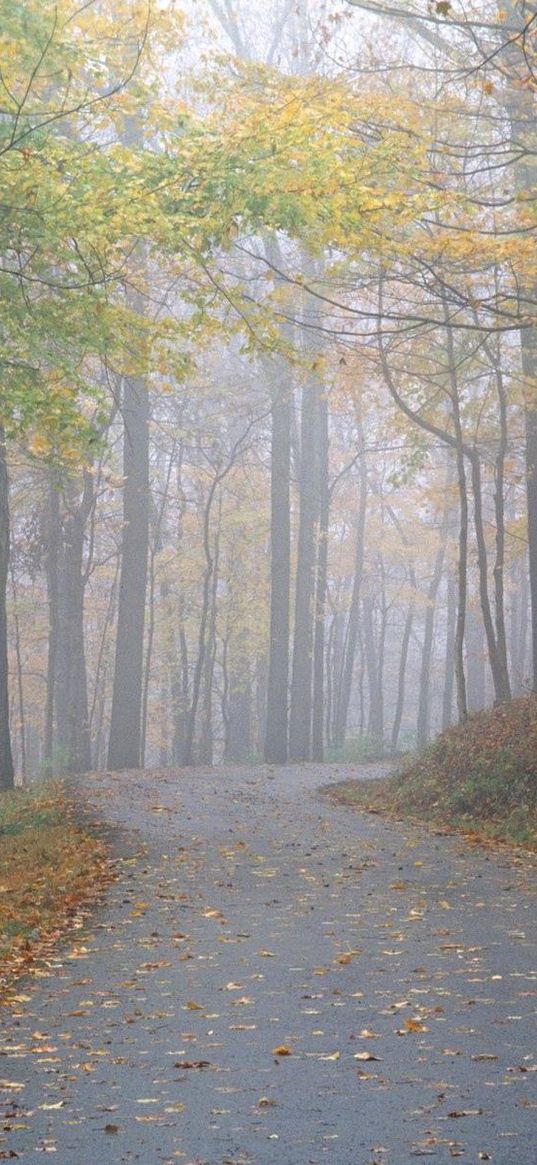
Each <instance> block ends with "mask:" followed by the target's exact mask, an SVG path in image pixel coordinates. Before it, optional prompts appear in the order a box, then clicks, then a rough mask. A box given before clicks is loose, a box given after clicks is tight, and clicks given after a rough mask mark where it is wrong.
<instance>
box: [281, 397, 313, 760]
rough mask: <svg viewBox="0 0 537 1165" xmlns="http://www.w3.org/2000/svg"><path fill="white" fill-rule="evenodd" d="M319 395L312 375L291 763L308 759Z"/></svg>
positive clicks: (305, 406)
mask: <svg viewBox="0 0 537 1165" xmlns="http://www.w3.org/2000/svg"><path fill="white" fill-rule="evenodd" d="M320 391H321V389H320V385H319V381H318V379H317V377H316V376H311V377H310V378H309V380H308V382H307V384H305V385H304V388H303V390H302V411H301V418H302V420H301V457H300V518H299V530H298V556H297V571H296V593H295V627H294V638H293V668H292V678H291V711H290V716H289V758H290V760H293V761H303V760H309V759H310V755H311V720H312V686H313V625H314V600H315V564H316V532H317V523H318V519H319V468H318V465H319V395H320Z"/></svg>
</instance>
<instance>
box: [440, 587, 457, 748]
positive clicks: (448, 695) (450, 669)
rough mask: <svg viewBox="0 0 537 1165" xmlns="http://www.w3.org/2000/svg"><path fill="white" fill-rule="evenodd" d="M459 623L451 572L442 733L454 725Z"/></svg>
mask: <svg viewBox="0 0 537 1165" xmlns="http://www.w3.org/2000/svg"><path fill="white" fill-rule="evenodd" d="M456 621H457V588H456V583H455V579H454V578H453V574H452V572H451V571H450V572H449V575H448V582H447V618H446V657H445V667H444V691H443V694H442V732H445V731H446V729H447V728H449V726H450V724H451V723H452V707H453V677H454V663H455V654H454V650H453V646H454V639H455V624H456Z"/></svg>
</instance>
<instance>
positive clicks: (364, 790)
mask: <svg viewBox="0 0 537 1165" xmlns="http://www.w3.org/2000/svg"><path fill="white" fill-rule="evenodd" d="M326 793H327V794H328V795H331V796H333V797H334V798H335V799H336V800H337V801H339V802H341V803H344V804H347V805H353V806H355V807H356V808H359V809H365V810H368V811H370V812H373V813H381V814H385V815H387V816H391V817H395V818H401V817H404V818H411V819H414V820H417V821H426V822H430V823H431V824H433V825H436V826H440V827H442V828H445V829H452V830H457V831H459V832H462V833H464V834H466V835H467V836H470V837H471V838H474V839H475V840H496V841H503V842H508V843H510V844H512V845H520V846H524V847H525V848H527V849H531V850H537V696H536V695H531V696H524V697H521V698H519V699H517V700H513V701H512V703H511V704H506V705H501V706H499V707H494V708H489V709H487V710H485V711H484V712H479V713H477V714H476V715H473V716H471V717H470V719H469V720H468V721H467V723H466V724H464V725H457V726H455V727H453V728H450V729H449V730H448V731H447V732H444V733H443V734H442V735H441V736H439V737H438V738H437V739H436V740H435V741H434V742H433V743H432V744H431V745H430V746H429V747H428V748H426V749H425V750H424V751H423V752H422V753H419V754H417V755H415V756H413V757H411V758H407V759H406V761H405V763H404V765H403V766H402V767H401V768H400V769H399V770H398V771H397V772H396V773H395V774H394V775H393V776H391V777H387V778H385V779H381V780H374V781H360V780H350V781H342V782H341V783H340V784H338V785H335V786H332V787H331V790H330V789H327V790H326Z"/></svg>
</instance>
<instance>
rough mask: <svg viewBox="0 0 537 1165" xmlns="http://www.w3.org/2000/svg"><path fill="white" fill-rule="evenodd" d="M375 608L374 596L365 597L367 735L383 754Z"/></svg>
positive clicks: (381, 705)
mask: <svg viewBox="0 0 537 1165" xmlns="http://www.w3.org/2000/svg"><path fill="white" fill-rule="evenodd" d="M374 607H375V602H374V599H373V596H372V595H369V594H368V595H365V597H364V601H363V614H364V648H365V663H366V669H367V686H368V690H369V710H368V717H367V735H368V737H369V743H370V745H371V746H372V748H373V750H374V752H375V753H376V752H382V750H383V746H384V710H383V701H382V673H381V662H380V652H379V651H378V650H377V644H376V642H375V624H374Z"/></svg>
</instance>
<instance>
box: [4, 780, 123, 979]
mask: <svg viewBox="0 0 537 1165" xmlns="http://www.w3.org/2000/svg"><path fill="white" fill-rule="evenodd" d="M109 880H110V864H109V862H108V860H107V857H106V852H105V847H104V845H103V843H102V841H101V840H100V839H99V838H98V837H96V836H95V835H94V834H93V833H92V832H91V831H90V830H89V829H87V828H86V827H85V826H82V825H80V824H78V823H77V822H76V820H75V817H74V814H73V811H72V808H71V806H70V804H69V802H68V800H67V798H66V796H65V792H64V789H63V786H62V785H61V784H58V783H55V782H47V783H42V784H39V785H38V786H36V787H35V788H33V789H28V790H26V789H17V790H15V791H14V792H10V793H3V794H0V998H2V996H5V994H6V991H7V989H8V987H9V985H10V984H11V983H12V981H13V979H14V977H16V976H17V975H20V974H23V973H24V972H26V971H27V970H30V969H31V968H32V966H33V965H34V964H35V963H36V960H39V959H40V958H43V957H44V956H45V955H46V954H47V953H49V952H50V950H51V949H52V946H53V944H54V943H55V942H56V941H57V940H58V938H59V937H60V936H61V935H62V933H63V932H64V931H65V930H66V929H67V927H68V926H69V925H70V923H71V922H72V921H73V918H74V916H76V914H77V911H79V910H80V909H81V908H82V907H83V906H84V905H87V904H88V903H89V902H90V901H91V900H92V899H94V898H95V897H96V896H97V895H98V893H99V891H100V890H101V888H102V887H103V885H104V884H105V883H106V882H107V881H109Z"/></svg>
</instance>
